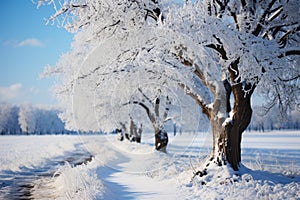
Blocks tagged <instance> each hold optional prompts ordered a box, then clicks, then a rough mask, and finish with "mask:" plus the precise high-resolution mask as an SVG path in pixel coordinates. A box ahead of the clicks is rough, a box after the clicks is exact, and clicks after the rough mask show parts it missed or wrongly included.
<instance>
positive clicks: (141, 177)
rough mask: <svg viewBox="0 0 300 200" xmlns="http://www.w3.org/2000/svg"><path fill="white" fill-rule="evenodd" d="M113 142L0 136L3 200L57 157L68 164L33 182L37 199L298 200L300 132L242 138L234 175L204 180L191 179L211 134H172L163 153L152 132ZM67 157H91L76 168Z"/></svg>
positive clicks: (213, 169) (213, 170)
mask: <svg viewBox="0 0 300 200" xmlns="http://www.w3.org/2000/svg"><path fill="white" fill-rule="evenodd" d="M116 138H117V137H116V135H93V136H83V135H78V136H63V135H58V136H57V135H56V136H54V135H52V136H1V137H0V163H1V165H0V183H1V185H0V199H5V198H7V196H8V197H9V195H8V193H9V192H10V188H9V187H8V186H3V185H5V181H6V180H9V175H10V174H18V173H19V174H20V173H22V171H23V170H24V169H27V170H28V169H39V168H41V166H44V165H47V164H49V163H51V161H52V160H55V159H56V160H57V159H58V158H60V159H62V161H63V159H64V158H66V159H65V161H64V162H62V163H60V165H58V166H56V167H54V173H53V174H51V175H50V176H49V177H46V176H45V177H43V176H42V177H38V176H37V177H36V178H35V179H34V181H33V183H30V184H32V185H33V188H32V189H31V190H30V195H31V197H33V198H34V199H139V200H140V199H164V200H167V199H300V192H299V191H300V173H299V171H300V145H299V144H300V131H279V132H266V133H258V132H246V133H244V137H243V142H242V163H243V165H242V166H241V169H240V171H239V172H234V171H232V170H231V169H229V168H228V167H226V166H225V167H224V166H223V167H217V166H209V167H208V170H207V175H206V176H203V177H199V176H196V177H195V178H194V179H193V180H192V177H193V173H194V171H197V170H201V169H202V170H203V169H204V168H203V167H202V165H204V164H206V162H205V161H206V160H207V158H208V157H207V156H208V155H209V153H210V150H211V149H210V146H211V143H212V141H211V136H210V134H209V133H182V134H177V135H176V136H175V137H174V136H171V134H170V145H169V147H168V154H163V153H159V152H156V151H155V150H154V147H153V141H152V140H153V138H152V137H151V134H150V133H149V134H144V137H143V140H142V143H141V144H136V143H130V142H127V141H124V142H120V141H117V139H116ZM70 152H75V153H76V152H87V153H89V154H91V155H92V156H93V158H92V159H91V160H89V161H88V162H86V163H82V164H79V165H74V164H72V163H70V162H68V160H70V158H69V157H68V156H70V154H68V153H70ZM73 156H75V157H76V156H80V155H79V154H73ZM81 156H86V155H81ZM32 171H33V172H34V170H32ZM33 175H34V173H33ZM15 176H16V175H15ZM3 177H5V178H3ZM10 178H14V177H10ZM203 183H205V184H204V185H203Z"/></svg>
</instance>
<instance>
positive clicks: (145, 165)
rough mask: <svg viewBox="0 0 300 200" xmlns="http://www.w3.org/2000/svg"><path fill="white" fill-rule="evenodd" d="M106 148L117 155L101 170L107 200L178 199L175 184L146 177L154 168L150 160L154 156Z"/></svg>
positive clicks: (98, 171) (99, 172)
mask: <svg viewBox="0 0 300 200" xmlns="http://www.w3.org/2000/svg"><path fill="white" fill-rule="evenodd" d="M103 148H105V151H110V152H114V159H113V160H111V161H109V162H108V163H106V164H105V166H103V167H99V168H98V169H97V174H98V175H99V178H100V179H101V181H102V182H103V184H104V186H105V188H106V189H105V193H104V196H103V198H104V199H114V200H121V199H122V200H123V199H138V200H146V199H164V200H168V199H176V198H178V196H179V195H178V194H177V192H174V191H177V188H176V184H174V182H172V181H170V180H157V179H155V178H151V177H149V176H147V175H146V173H147V171H149V169H151V167H152V166H149V158H148V157H149V155H150V157H151V155H153V154H151V153H150V154H149V155H146V156H145V155H144V154H132V153H128V152H124V151H120V149H116V148H111V146H104V147H103ZM153 156H155V155H153ZM150 159H151V158H150ZM150 163H151V162H150ZM173 181H174V180H173Z"/></svg>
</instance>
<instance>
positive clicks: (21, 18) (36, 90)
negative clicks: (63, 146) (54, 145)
mask: <svg viewBox="0 0 300 200" xmlns="http://www.w3.org/2000/svg"><path fill="white" fill-rule="evenodd" d="M53 12H54V10H53V8H52V7H51V6H42V7H40V8H39V9H37V7H36V5H35V4H33V3H32V1H31V0H1V7H0V26H1V28H0V102H8V103H11V104H23V103H31V104H52V105H53V104H56V103H57V102H56V100H55V98H54V97H53V95H52V94H51V91H50V90H51V87H52V85H53V82H54V79H39V74H40V73H41V72H42V71H43V69H44V66H46V65H52V66H53V65H54V64H55V63H56V62H57V60H58V59H59V57H60V55H62V54H63V53H65V52H67V51H69V49H70V44H71V42H72V38H73V35H72V34H71V33H68V32H67V31H66V30H65V29H63V28H58V27H57V26H56V25H46V20H45V19H46V18H47V17H49V16H50V15H51V14H52V13H53Z"/></svg>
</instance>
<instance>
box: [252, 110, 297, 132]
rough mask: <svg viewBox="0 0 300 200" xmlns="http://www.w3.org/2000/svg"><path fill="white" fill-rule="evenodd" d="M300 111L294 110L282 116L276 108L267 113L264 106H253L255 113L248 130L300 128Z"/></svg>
mask: <svg viewBox="0 0 300 200" xmlns="http://www.w3.org/2000/svg"><path fill="white" fill-rule="evenodd" d="M299 129H300V112H299V111H298V110H293V111H290V112H288V113H287V115H286V116H282V115H281V112H280V111H278V110H276V109H275V108H273V109H271V110H269V111H268V112H267V113H266V111H265V110H264V109H263V108H262V107H255V106H254V107H253V115H252V119H251V123H250V125H249V127H248V130H255V131H267V130H299Z"/></svg>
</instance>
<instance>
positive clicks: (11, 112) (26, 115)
mask: <svg viewBox="0 0 300 200" xmlns="http://www.w3.org/2000/svg"><path fill="white" fill-rule="evenodd" d="M59 113H60V110H59V109H57V108H54V107H45V106H43V107H41V106H32V105H29V104H26V105H21V106H13V105H10V104H7V103H1V104H0V134H1V135H32V134H34V135H44V134H77V133H78V132H76V131H70V130H66V129H65V124H64V122H62V120H61V119H60V118H59V116H58V114H59Z"/></svg>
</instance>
